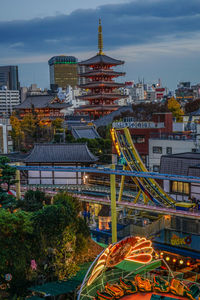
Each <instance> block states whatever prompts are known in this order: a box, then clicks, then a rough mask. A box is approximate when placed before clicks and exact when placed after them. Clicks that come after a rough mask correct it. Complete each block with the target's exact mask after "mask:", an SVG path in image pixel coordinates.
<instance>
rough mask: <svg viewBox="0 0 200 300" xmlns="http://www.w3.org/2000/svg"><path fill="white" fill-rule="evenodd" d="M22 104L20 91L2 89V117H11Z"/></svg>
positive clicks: (0, 103)
mask: <svg viewBox="0 0 200 300" xmlns="http://www.w3.org/2000/svg"><path fill="white" fill-rule="evenodd" d="M19 104H20V93H19V91H18V90H7V89H6V88H4V89H0V116H3V117H9V116H10V115H11V114H12V112H13V109H14V107H15V106H16V105H19Z"/></svg>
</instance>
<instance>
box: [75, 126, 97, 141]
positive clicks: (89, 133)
mask: <svg viewBox="0 0 200 300" xmlns="http://www.w3.org/2000/svg"><path fill="white" fill-rule="evenodd" d="M72 135H73V137H74V138H75V139H81V138H86V139H96V138H100V136H99V134H98V132H97V131H96V129H95V128H94V126H77V127H74V126H73V127H72Z"/></svg>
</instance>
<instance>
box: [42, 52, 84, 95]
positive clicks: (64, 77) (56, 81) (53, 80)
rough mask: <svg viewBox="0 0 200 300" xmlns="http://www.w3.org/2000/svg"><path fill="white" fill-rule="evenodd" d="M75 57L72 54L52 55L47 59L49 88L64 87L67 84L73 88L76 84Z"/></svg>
mask: <svg viewBox="0 0 200 300" xmlns="http://www.w3.org/2000/svg"><path fill="white" fill-rule="evenodd" d="M77 62H78V60H77V58H76V57H74V56H65V55H60V56H53V57H52V58H51V59H50V60H49V61H48V64H49V71H50V88H51V90H56V89H57V88H58V87H61V88H63V89H65V88H66V87H67V86H68V85H71V86H72V87H73V88H74V87H75V86H76V85H77V84H78V71H77Z"/></svg>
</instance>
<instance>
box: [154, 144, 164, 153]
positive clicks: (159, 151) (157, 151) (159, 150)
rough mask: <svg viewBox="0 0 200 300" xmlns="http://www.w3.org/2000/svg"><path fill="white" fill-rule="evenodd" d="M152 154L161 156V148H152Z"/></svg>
mask: <svg viewBox="0 0 200 300" xmlns="http://www.w3.org/2000/svg"><path fill="white" fill-rule="evenodd" d="M153 153H158V154H162V147H157V146H154V147H153Z"/></svg>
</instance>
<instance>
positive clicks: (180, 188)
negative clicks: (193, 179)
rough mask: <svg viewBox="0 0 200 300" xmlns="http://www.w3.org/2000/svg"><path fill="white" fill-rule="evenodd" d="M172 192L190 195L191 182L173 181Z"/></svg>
mask: <svg viewBox="0 0 200 300" xmlns="http://www.w3.org/2000/svg"><path fill="white" fill-rule="evenodd" d="M171 192H172V193H175V194H184V195H189V194H190V186H189V182H180V181H171Z"/></svg>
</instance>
